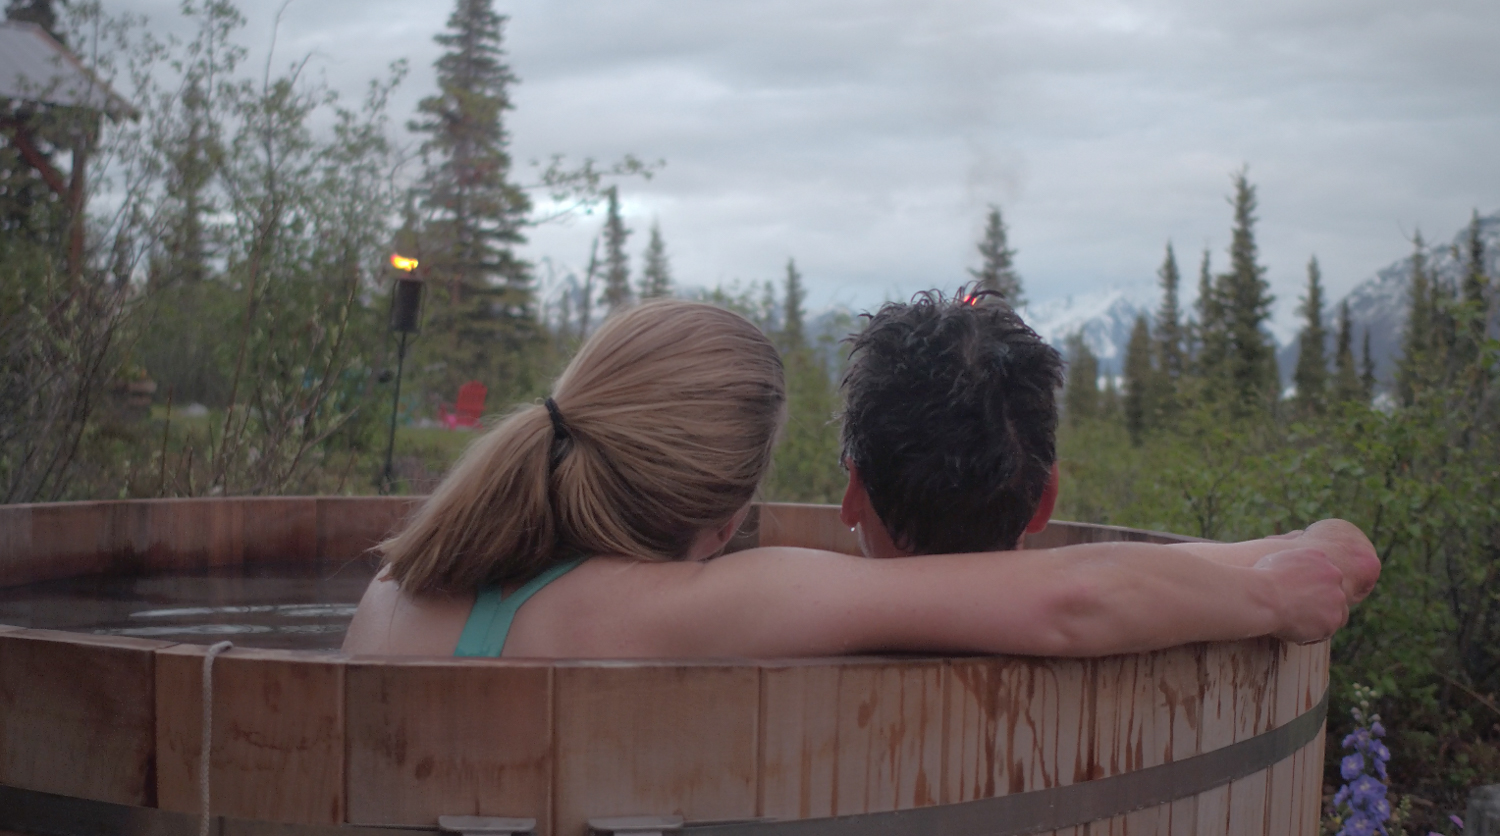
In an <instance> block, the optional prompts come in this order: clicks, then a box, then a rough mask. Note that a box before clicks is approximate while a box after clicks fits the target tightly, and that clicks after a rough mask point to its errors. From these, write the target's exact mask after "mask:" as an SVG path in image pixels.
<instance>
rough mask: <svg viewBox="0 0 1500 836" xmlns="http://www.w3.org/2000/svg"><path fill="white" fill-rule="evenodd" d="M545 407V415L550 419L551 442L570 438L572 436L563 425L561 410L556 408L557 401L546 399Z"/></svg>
mask: <svg viewBox="0 0 1500 836" xmlns="http://www.w3.org/2000/svg"><path fill="white" fill-rule="evenodd" d="M546 405H547V415H548V417H550V418H551V419H552V438H553V440H555V441H561V440H563V439H565V438H572V437H573V436H572V434H571V433H569V432H568V425H567V424H565V423H563V417H562V410H560V409H558V408H557V401H554V400H552V399H551V398H548V399H547V400H546Z"/></svg>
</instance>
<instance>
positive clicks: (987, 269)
mask: <svg viewBox="0 0 1500 836" xmlns="http://www.w3.org/2000/svg"><path fill="white" fill-rule="evenodd" d="M1007 237H1008V233H1007V231H1006V229H1005V219H1004V218H1002V217H1001V216H1000V207H999V206H996V205H994V204H990V213H989V215H988V217H986V219H985V224H984V238H983V239H981V240H980V242H979V259H980V260H979V268H978V269H977V270H976V269H971V270H969V274H970V275H972V276H973V277H974V278H976V279H978V280H979V288H980V289H981V290H993V291H995V292H996V293H999V294H1000V295H1001V296H1002V297H1004V299H1005V301H1006V302H1009V303H1010V306H1011V307H1013V308H1019V307H1021V306H1022V305H1024V304H1025V303H1026V300H1025V298H1024V297H1023V296H1022V294H1021V276H1020V275H1019V274H1018V273H1016V268H1015V256H1016V251H1015V250H1013V249H1011V248H1010V245H1009V242H1008V240H1007Z"/></svg>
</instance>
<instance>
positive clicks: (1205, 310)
mask: <svg viewBox="0 0 1500 836" xmlns="http://www.w3.org/2000/svg"><path fill="white" fill-rule="evenodd" d="M1194 304H1195V307H1196V308H1197V311H1198V326H1197V329H1196V330H1197V343H1198V356H1197V360H1196V362H1195V363H1194V365H1195V366H1196V368H1197V373H1198V376H1199V377H1200V378H1202V379H1203V382H1204V386H1205V389H1207V390H1208V391H1214V390H1216V389H1217V388H1219V381H1220V379H1221V378H1222V377H1223V376H1224V366H1225V363H1226V362H1227V360H1228V356H1229V335H1228V328H1227V324H1226V322H1225V320H1224V300H1223V299H1222V298H1221V297H1220V295H1219V288H1218V286H1217V285H1216V284H1215V282H1214V277H1213V272H1212V262H1211V261H1210V257H1209V252H1208V250H1206V249H1205V250H1204V251H1203V260H1202V261H1201V262H1200V263H1199V265H1198V301H1197V302H1196V303H1194Z"/></svg>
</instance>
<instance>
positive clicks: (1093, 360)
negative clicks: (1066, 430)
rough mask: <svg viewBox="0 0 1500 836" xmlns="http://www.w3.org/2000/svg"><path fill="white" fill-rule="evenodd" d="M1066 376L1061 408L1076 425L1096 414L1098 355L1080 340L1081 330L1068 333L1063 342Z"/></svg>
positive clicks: (1097, 402)
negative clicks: (1066, 364)
mask: <svg viewBox="0 0 1500 836" xmlns="http://www.w3.org/2000/svg"><path fill="white" fill-rule="evenodd" d="M1063 348H1064V352H1065V353H1066V354H1067V357H1068V377H1067V381H1066V383H1065V384H1064V386H1063V411H1064V412H1065V413H1066V415H1067V418H1068V424H1069V425H1071V426H1075V427H1076V426H1078V425H1079V424H1082V423H1083V422H1085V421H1087V420H1089V419H1092V418H1095V417H1097V416H1098V415H1099V358H1098V357H1097V356H1095V355H1094V352H1093V351H1092V350H1090V349H1089V346H1088V343H1086V342H1084V340H1083V333H1082V332H1078V333H1074V334H1071V335H1069V337H1068V338H1067V340H1066V341H1065V343H1064V346H1063Z"/></svg>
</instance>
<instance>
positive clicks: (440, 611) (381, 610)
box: [343, 575, 474, 656]
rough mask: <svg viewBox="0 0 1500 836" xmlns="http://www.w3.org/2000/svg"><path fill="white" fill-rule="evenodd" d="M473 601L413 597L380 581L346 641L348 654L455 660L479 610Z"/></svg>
mask: <svg viewBox="0 0 1500 836" xmlns="http://www.w3.org/2000/svg"><path fill="white" fill-rule="evenodd" d="M473 604H474V596H472V595H419V596H412V595H407V594H405V593H403V592H402V591H401V587H400V586H398V585H397V584H396V582H395V581H392V580H389V579H387V578H385V577H384V576H383V575H377V576H376V577H375V579H374V580H372V581H370V585H369V586H368V587H366V588H365V594H364V597H363V598H361V599H360V602H359V607H358V609H356V610H355V612H354V619H353V620H352V621H350V623H349V632H348V633H346V634H345V636H344V648H343V649H344V652H345V653H359V654H373V655H400V656H408V655H410V656H451V655H453V649H454V648H455V647H457V646H458V637H459V635H460V634H461V633H462V632H463V629H464V622H465V621H467V620H468V617H469V610H470V609H471V608H472V607H473Z"/></svg>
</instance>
